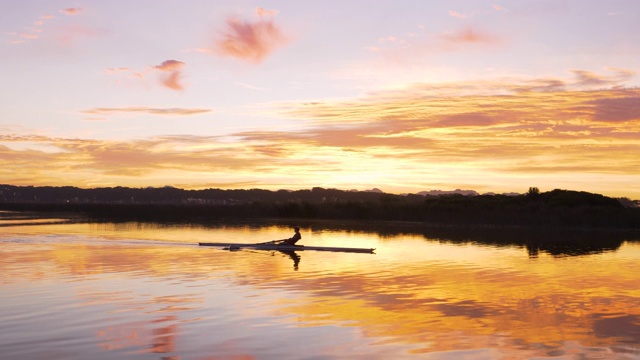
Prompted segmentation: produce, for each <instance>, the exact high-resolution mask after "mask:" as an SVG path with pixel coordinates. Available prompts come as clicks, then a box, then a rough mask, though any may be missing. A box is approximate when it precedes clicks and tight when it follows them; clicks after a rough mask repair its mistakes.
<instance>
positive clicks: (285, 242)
mask: <svg viewBox="0 0 640 360" xmlns="http://www.w3.org/2000/svg"><path fill="white" fill-rule="evenodd" d="M293 230H294V231H295V233H294V234H293V236H292V237H290V238H288V239H284V240H282V242H281V243H280V245H295V244H296V243H297V242H298V241H299V240H300V239H302V235H300V228H299V227H298V226H296V227H294V228H293Z"/></svg>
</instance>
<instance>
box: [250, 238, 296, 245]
mask: <svg viewBox="0 0 640 360" xmlns="http://www.w3.org/2000/svg"><path fill="white" fill-rule="evenodd" d="M287 240H289V239H283V240H271V241H266V242H261V243H256V245H266V244H277V243H281V242H283V241H287Z"/></svg>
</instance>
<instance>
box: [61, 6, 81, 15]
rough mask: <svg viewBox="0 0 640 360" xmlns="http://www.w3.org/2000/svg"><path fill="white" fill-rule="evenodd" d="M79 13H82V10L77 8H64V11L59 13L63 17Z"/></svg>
mask: <svg viewBox="0 0 640 360" xmlns="http://www.w3.org/2000/svg"><path fill="white" fill-rule="evenodd" d="M81 12H82V8H79V7H75V8H66V9H63V10H60V13H62V14H65V15H78V14H80V13H81Z"/></svg>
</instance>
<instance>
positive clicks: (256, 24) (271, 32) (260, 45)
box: [216, 8, 288, 63]
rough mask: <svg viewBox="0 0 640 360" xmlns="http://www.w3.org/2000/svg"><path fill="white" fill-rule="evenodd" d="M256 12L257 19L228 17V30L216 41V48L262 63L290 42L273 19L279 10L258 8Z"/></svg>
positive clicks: (231, 54)
mask: <svg viewBox="0 0 640 360" xmlns="http://www.w3.org/2000/svg"><path fill="white" fill-rule="evenodd" d="M256 13H257V14H258V16H259V17H260V19H259V20H256V21H248V20H241V19H238V18H229V19H227V24H226V25H227V27H226V30H225V31H224V32H223V34H222V38H221V39H219V40H218V41H217V42H216V49H217V51H218V52H219V53H220V54H222V55H224V56H230V57H234V58H237V59H241V60H246V61H249V62H253V63H260V62H262V61H264V59H266V58H267V57H268V56H269V55H270V54H271V53H272V52H273V51H274V50H276V49H277V48H279V47H281V46H283V45H285V44H286V43H287V42H288V38H287V37H286V36H285V35H284V33H283V32H282V30H281V29H280V27H279V26H277V25H276V24H275V23H274V21H273V18H272V16H273V15H275V14H276V13H277V11H275V10H265V9H262V8H258V9H257V10H256Z"/></svg>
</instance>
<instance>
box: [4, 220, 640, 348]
mask: <svg viewBox="0 0 640 360" xmlns="http://www.w3.org/2000/svg"><path fill="white" fill-rule="evenodd" d="M288 226H289V224H285V223H283V224H276V225H273V224H271V225H264V224H258V223H252V224H237V225H233V224H220V225H212V226H193V225H189V226H186V225H171V226H169V225H159V224H138V223H129V224H113V223H103V224H95V223H93V224H78V223H75V224H55V225H41V226H36V225H28V226H24V227H21V226H19V225H12V226H5V227H3V232H2V233H1V234H0V259H2V260H1V261H0V291H2V297H1V298H0V312H1V313H2V314H3V319H2V320H3V321H2V323H1V324H0V349H1V350H0V358H7V359H13V358H15V359H18V358H47V359H67V358H99V359H105V358H127V359H149V358H153V359H158V358H165V359H178V358H180V359H204V358H226V359H244V358H247V359H248V358H273V359H276V358H277V359H299V358H366V359H391V358H392V359H409V358H415V359H421V358H439V359H443V358H446V359H456V358H465V359H494V358H496V359H498V358H505V359H522V358H562V359H573V358H576V359H577V358H584V359H594V358H607V359H636V358H639V357H640V350H639V349H640V278H639V277H638V274H639V273H640V261H639V260H640V241H639V240H638V237H637V236H636V237H634V235H628V234H621V233H618V234H605V233H600V234H599V233H597V232H592V233H589V232H586V231H574V232H568V233H564V232H560V231H547V230H544V231H543V230H539V231H527V232H522V231H520V232H519V231H517V230H515V229H472V228H426V227H422V226H416V225H410V224H395V225H390V224H380V225H379V226H378V228H377V230H375V226H374V225H371V224H361V223H352V224H347V223H342V224H340V223H339V224H332V223H309V224H304V225H303V226H302V231H303V232H304V237H303V238H304V239H305V244H309V245H311V244H313V245H317V246H348V247H365V248H368V247H371V248H376V249H377V250H376V255H375V256H371V255H362V254H353V253H333V252H310V251H305V252H304V253H302V254H300V253H296V252H286V251H279V252H275V251H274V252H264V251H254V250H250V249H246V250H241V251H235V252H233V253H230V252H229V251H223V250H219V249H213V248H203V247H199V246H197V244H198V242H206V241H211V242H223V241H230V240H233V241H234V242H247V241H255V242H259V241H260V240H261V239H274V238H278V237H279V236H280V235H281V234H282V233H283V232H288ZM558 244H562V245H558ZM265 255H268V256H265ZM301 257H304V264H303V265H304V266H302V265H301ZM292 261H293V267H292ZM296 270H297V271H296ZM52 324H55V326H52ZM150 354H152V355H153V356H152V357H150Z"/></svg>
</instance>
